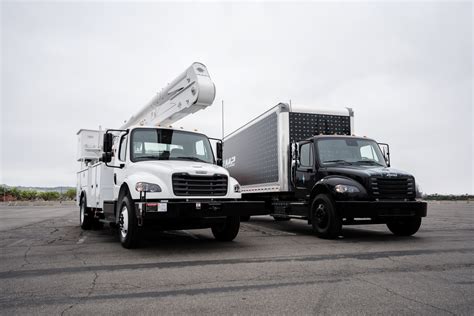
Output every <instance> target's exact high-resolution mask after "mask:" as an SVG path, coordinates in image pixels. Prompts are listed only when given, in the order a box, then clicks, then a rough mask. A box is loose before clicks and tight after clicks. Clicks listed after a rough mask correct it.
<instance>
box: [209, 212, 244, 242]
mask: <svg viewBox="0 0 474 316" xmlns="http://www.w3.org/2000/svg"><path fill="white" fill-rule="evenodd" d="M239 229H240V217H239V216H229V217H227V218H226V220H225V221H224V223H222V224H219V225H214V226H212V227H211V230H212V234H213V235H214V237H215V238H216V239H217V240H219V241H232V240H234V238H235V237H237V234H238V233H239Z"/></svg>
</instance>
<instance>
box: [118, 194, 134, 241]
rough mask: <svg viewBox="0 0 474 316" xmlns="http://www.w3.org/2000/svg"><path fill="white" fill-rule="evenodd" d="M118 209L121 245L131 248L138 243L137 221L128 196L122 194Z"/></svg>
mask: <svg viewBox="0 0 474 316" xmlns="http://www.w3.org/2000/svg"><path fill="white" fill-rule="evenodd" d="M119 205H120V208H119V211H118V217H119V222H118V228H119V229H118V233H119V237H120V242H121V243H122V246H123V247H124V248H127V249H132V248H135V247H137V245H138V239H139V234H138V221H137V217H136V216H135V207H134V205H133V203H132V201H131V199H130V198H129V197H128V196H124V197H123V198H122V200H121V202H120V204H119Z"/></svg>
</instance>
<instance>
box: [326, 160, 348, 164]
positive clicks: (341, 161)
mask: <svg viewBox="0 0 474 316" xmlns="http://www.w3.org/2000/svg"><path fill="white" fill-rule="evenodd" d="M327 162H334V163H344V164H347V165H352V163H350V162H349V161H346V160H342V159H336V160H326V161H323V163H327Z"/></svg>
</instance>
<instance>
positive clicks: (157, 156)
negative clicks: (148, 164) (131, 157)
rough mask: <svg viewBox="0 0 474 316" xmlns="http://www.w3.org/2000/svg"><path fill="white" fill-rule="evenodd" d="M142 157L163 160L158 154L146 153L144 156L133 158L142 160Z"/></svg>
mask: <svg viewBox="0 0 474 316" xmlns="http://www.w3.org/2000/svg"><path fill="white" fill-rule="evenodd" d="M142 159H158V160H163V158H162V157H161V156H159V155H146V156H138V157H135V160H142Z"/></svg>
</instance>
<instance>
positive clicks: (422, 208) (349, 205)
mask: <svg viewBox="0 0 474 316" xmlns="http://www.w3.org/2000/svg"><path fill="white" fill-rule="evenodd" d="M336 208H337V210H338V212H339V213H340V214H341V216H342V217H343V218H350V219H354V218H372V219H383V218H393V217H413V216H417V217H425V216H426V213H427V208H428V207H427V203H426V202H421V201H336Z"/></svg>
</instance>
